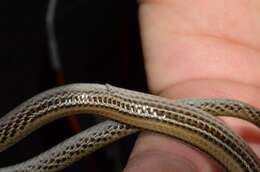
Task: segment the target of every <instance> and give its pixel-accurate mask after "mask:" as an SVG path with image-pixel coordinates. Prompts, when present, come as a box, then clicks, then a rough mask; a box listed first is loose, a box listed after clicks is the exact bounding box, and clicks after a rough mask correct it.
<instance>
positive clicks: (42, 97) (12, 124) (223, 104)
mask: <svg viewBox="0 0 260 172" xmlns="http://www.w3.org/2000/svg"><path fill="white" fill-rule="evenodd" d="M71 113H84V114H85V113H94V114H99V115H102V116H104V117H107V118H109V119H111V120H115V121H117V122H112V121H107V122H103V123H101V124H98V125H97V126H95V127H92V128H91V129H88V130H86V131H84V132H82V133H80V134H78V135H76V136H74V137H72V138H70V139H68V140H66V141H64V143H61V144H59V145H57V146H55V147H54V148H52V149H51V150H49V151H47V152H44V153H42V154H41V155H39V156H37V157H35V158H32V159H30V160H28V161H26V162H23V163H21V164H16V165H13V166H10V167H4V168H2V169H0V171H3V172H9V171H58V170H60V169H63V168H65V167H66V166H68V165H70V164H71V163H73V162H75V161H76V160H78V159H80V158H81V157H83V156H85V155H87V154H89V153H91V152H93V151H95V150H96V149H98V148H100V147H103V146H105V145H107V144H109V143H111V142H114V141H115V140H118V139H120V138H122V137H125V136H127V135H129V134H132V133H134V132H137V129H136V128H139V129H145V130H151V131H154V132H159V133H163V134H166V135H169V136H173V137H176V138H178V139H180V140H182V141H184V142H186V143H188V144H191V145H193V146H195V147H197V148H199V149H200V150H202V151H204V152H206V153H208V154H209V155H210V156H212V157H213V158H215V159H216V160H217V161H219V162H220V163H221V164H222V165H223V166H224V167H225V168H226V169H227V170H228V171H233V172H235V171H252V172H260V162H259V158H258V157H257V156H256V155H255V153H254V152H253V151H252V150H251V149H250V147H249V146H248V145H247V144H246V143H245V142H244V141H243V140H242V139H241V138H240V137H239V136H237V135H236V134H234V133H233V132H232V131H231V130H230V129H228V128H227V127H226V126H225V125H224V124H223V123H222V122H221V121H220V120H218V119H217V118H215V117H214V116H234V117H238V118H241V119H245V120H248V121H250V122H252V123H254V124H255V125H256V126H258V127H259V126H260V112H259V110H258V109H256V108H254V107H252V106H250V105H248V104H245V103H242V102H239V101H235V100H226V99H187V100H177V101H172V100H169V99H166V98H162V97H157V96H153V95H149V94H144V93H140V92H136V91H130V90H126V89H122V88H117V87H113V86H110V85H106V86H104V85H98V84H72V85H68V86H62V87H58V88H54V89H52V90H49V91H46V92H44V93H41V94H39V95H37V96H35V97H33V98H31V99H29V100H28V101H26V102H25V103H23V104H21V105H20V106H18V107H17V108H15V109H14V110H13V111H11V112H9V113H8V114H7V115H6V116H4V117H3V118H1V119H0V152H1V151H4V150H5V149H7V148H8V147H10V146H11V145H13V144H15V143H16V142H18V141H19V140H20V139H22V138H23V137H25V136H27V135H28V134H30V133H31V132H32V131H34V130H36V129H37V128H39V127H41V126H43V125H45V124H46V123H48V122H51V121H53V120H55V119H57V118H61V117H63V116H65V115H67V114H71ZM213 115H214V116H213ZM118 122H119V123H118ZM121 123H122V124H121ZM123 123H124V124H123ZM129 126H131V127H129Z"/></svg>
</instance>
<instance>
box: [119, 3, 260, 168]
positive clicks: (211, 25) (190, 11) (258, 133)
mask: <svg viewBox="0 0 260 172" xmlns="http://www.w3.org/2000/svg"><path fill="white" fill-rule="evenodd" d="M259 9H260V1H258V0H229V1H226V0H218V1H207V0H197V1H193V0H183V1H178V0H141V1H140V11H139V14H140V26H141V35H142V42H143V49H144V56H145V67H146V72H147V78H148V84H149V88H150V90H151V92H152V93H154V94H157V95H161V96H165V97H169V98H173V99H177V98H191V97H221V98H231V99H238V100H241V101H244V102H247V103H249V104H251V105H254V106H256V107H258V108H259V107H260V101H259V100H260V20H259V18H260V10H259ZM222 119H223V120H224V122H225V123H226V124H227V125H228V126H229V127H230V128H231V129H232V130H234V131H235V132H236V133H237V134H239V135H240V136H242V137H243V138H244V139H245V140H246V142H248V144H249V145H250V146H251V147H252V149H253V150H254V151H255V152H256V154H257V155H258V156H259V157H260V129H259V128H257V127H256V126H254V125H252V124H250V123H248V122H245V121H242V120H239V119H234V118H224V117H223V118H222ZM139 171H140V172H146V171H147V172H173V171H180V172H181V171H183V172H187V171H191V172H196V171H202V172H212V171H223V168H222V167H221V166H220V165H219V164H218V163H217V162H215V161H214V160H212V159H211V158H210V157H209V156H207V155H206V154H205V153H202V152H199V151H197V150H195V149H194V148H192V147H191V146H187V145H185V144H184V143H181V142H179V141H177V140H176V139H173V138H169V137H167V136H163V135H159V134H154V133H150V132H143V133H141V134H140V136H139V138H138V140H137V142H136V145H135V148H134V150H133V152H132V154H131V156H130V159H129V162H128V165H127V166H126V168H125V170H124V172H139Z"/></svg>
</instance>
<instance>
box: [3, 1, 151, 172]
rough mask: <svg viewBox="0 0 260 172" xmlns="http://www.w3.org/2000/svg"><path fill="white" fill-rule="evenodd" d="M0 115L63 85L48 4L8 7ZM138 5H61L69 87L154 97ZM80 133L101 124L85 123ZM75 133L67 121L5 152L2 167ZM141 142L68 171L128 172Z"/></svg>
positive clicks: (59, 23)
mask: <svg viewBox="0 0 260 172" xmlns="http://www.w3.org/2000/svg"><path fill="white" fill-rule="evenodd" d="M1 2H2V3H1V7H0V9H1V10H0V11H2V13H3V14H1V15H0V21H1V22H0V47H1V48H0V50H1V51H0V78H1V84H0V94H1V99H0V105H1V108H0V112H1V113H0V114H1V116H3V115H4V114H6V113H7V112H8V111H9V110H11V109H13V108H14V107H16V106H17V105H18V104H20V103H21V102H23V101H24V100H26V99H28V98H30V97H32V96H33V95H35V94H37V93H39V92H41V91H43V90H46V89H49V88H52V87H54V86H56V85H58V83H59V81H58V79H57V73H56V72H55V70H54V69H53V68H52V65H51V63H50V55H49V54H50V51H49V47H48V37H47V33H46V23H45V16H46V11H47V5H48V1H46V0H38V1H33V0H29V1H18V0H16V1H15V0H2V1H1ZM137 10H138V6H137V3H136V1H129V0H124V1H122V0H110V1H94V0H89V1H88V0H73V1H70V0H67V1H64V0H59V3H58V6H57V9H56V18H55V28H56V29H55V32H56V36H57V41H58V48H59V54H60V58H61V62H60V63H61V66H62V69H63V70H62V71H61V72H62V73H61V76H64V78H65V83H66V84H68V83H79V82H83V83H101V84H103V83H110V84H112V85H115V86H119V87H124V88H128V89H134V90H139V91H146V90H147V89H146V79H145V74H144V68H143V58H142V52H141V45H140V36H139V30H138V16H137V15H138V14H137ZM78 119H79V121H80V127H81V128H82V129H84V128H87V127H88V126H89V125H92V124H93V121H95V120H94V117H91V118H90V117H86V116H79V117H78ZM73 134H74V133H73V131H72V129H71V128H70V127H69V125H68V120H67V119H66V118H65V119H60V120H57V121H55V122H52V123H51V124H48V125H47V126H44V127H43V128H41V129H39V130H38V131H36V132H34V133H33V134H31V135H30V136H29V137H27V138H25V139H24V140H23V141H21V142H19V143H18V144H17V145H15V146H14V147H12V148H10V149H8V150H7V151H5V152H3V153H0V167H3V166H6V165H11V164H14V163H18V162H21V161H23V160H26V159H28V158H30V157H32V156H34V155H36V154H38V153H40V152H42V151H44V150H46V149H48V148H50V147H51V146H53V145H55V144H57V143H59V142H60V141H62V140H63V139H65V138H68V137H69V136H72V135H73ZM135 137H136V136H131V137H128V138H126V139H123V140H121V141H119V143H115V144H113V145H112V146H109V147H106V148H105V149H102V150H99V151H97V152H96V153H94V154H93V155H90V156H88V157H87V158H84V159H83V160H81V161H79V162H77V163H75V164H74V165H72V166H71V167H68V168H66V169H65V170H64V171H93V172H99V171H105V170H106V171H122V168H123V167H124V165H125V163H126V161H127V158H128V155H129V153H130V150H131V148H132V146H133V143H134V141H135Z"/></svg>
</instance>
